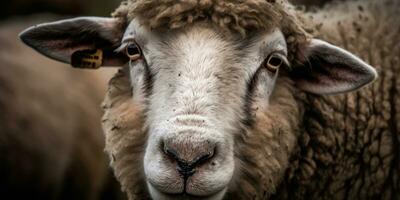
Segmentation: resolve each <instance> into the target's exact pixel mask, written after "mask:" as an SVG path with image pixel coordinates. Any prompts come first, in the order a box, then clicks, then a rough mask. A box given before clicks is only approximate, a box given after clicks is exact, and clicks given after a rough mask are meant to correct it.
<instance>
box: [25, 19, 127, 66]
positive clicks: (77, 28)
mask: <svg viewBox="0 0 400 200" xmlns="http://www.w3.org/2000/svg"><path fill="white" fill-rule="evenodd" d="M123 26H124V25H123V24H122V23H121V22H120V21H119V20H118V19H115V18H105V17H78V18H72V19H67V20H60V21H56V22H52V23H45V24H39V25H36V26H33V27H31V28H28V29H27V30H25V31H24V32H22V33H21V34H20V38H21V40H22V41H23V42H24V43H25V44H26V45H28V46H30V47H32V48H33V49H35V50H36V51H38V52H39V53H41V54H43V55H45V56H47V57H49V58H51V59H54V60H58V61H61V62H65V63H69V64H71V65H72V66H73V67H76V68H99V67H100V66H121V65H123V64H125V63H126V62H127V61H128V58H127V56H125V55H122V54H121V53H116V52H114V49H116V48H117V47H118V46H119V45H120V42H121V39H122V36H123V33H124V31H125V30H124V27H123Z"/></svg>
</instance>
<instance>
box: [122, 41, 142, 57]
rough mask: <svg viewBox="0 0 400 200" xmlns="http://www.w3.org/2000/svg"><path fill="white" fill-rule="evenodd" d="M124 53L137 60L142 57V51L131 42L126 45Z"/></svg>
mask: <svg viewBox="0 0 400 200" xmlns="http://www.w3.org/2000/svg"><path fill="white" fill-rule="evenodd" d="M126 55H127V56H128V57H129V58H130V59H131V60H137V59H139V58H141V57H142V51H141V50H140V48H139V46H138V45H137V44H135V43H131V44H128V46H126Z"/></svg>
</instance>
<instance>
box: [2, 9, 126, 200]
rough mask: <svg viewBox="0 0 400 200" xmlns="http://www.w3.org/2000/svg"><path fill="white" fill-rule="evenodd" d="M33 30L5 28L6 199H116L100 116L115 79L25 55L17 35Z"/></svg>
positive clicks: (18, 24)
mask: <svg viewBox="0 0 400 200" xmlns="http://www.w3.org/2000/svg"><path fill="white" fill-rule="evenodd" d="M40 18H42V19H43V17H40ZM32 23H37V20H32V21H29V22H26V19H24V22H22V23H21V22H18V20H15V21H11V20H10V21H9V22H6V23H5V22H3V24H2V25H1V26H0V44H1V46H2V48H1V49H0V71H1V73H0V152H1V153H0V177H1V179H0V196H1V198H2V199H101V198H102V197H103V196H104V195H105V196H104V197H105V198H114V197H115V196H114V195H115V194H118V192H119V188H117V187H115V185H116V184H117V183H116V181H115V180H114V178H113V177H112V174H111V173H110V171H109V170H108V167H107V159H106V156H105V155H104V153H103V150H102V149H103V146H104V144H103V143H104V138H103V135H102V133H101V127H100V118H101V112H100V111H99V109H98V108H99V105H100V103H101V98H102V95H103V93H104V92H105V86H106V84H105V83H106V81H105V80H106V79H107V77H108V76H109V75H106V74H102V73H100V72H99V73H98V74H93V73H88V72H87V73H82V72H78V71H74V70H72V69H70V68H68V67H66V66H64V65H62V64H58V63H55V62H53V61H50V60H49V59H45V58H41V57H40V56H37V55H36V54H34V52H33V51H32V50H29V49H26V48H24V47H23V46H22V44H21V43H20V42H19V41H18V39H17V34H18V32H19V31H21V30H22V29H23V28H24V27H26V26H27V25H29V24H32ZM107 195H108V196H107Z"/></svg>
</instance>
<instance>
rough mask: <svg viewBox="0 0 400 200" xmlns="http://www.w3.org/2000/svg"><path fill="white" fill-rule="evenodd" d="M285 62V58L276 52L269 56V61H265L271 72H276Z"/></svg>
mask: <svg viewBox="0 0 400 200" xmlns="http://www.w3.org/2000/svg"><path fill="white" fill-rule="evenodd" d="M283 63H284V61H283V59H282V58H281V57H280V56H278V55H275V54H272V55H270V56H269V57H268V59H267V61H266V62H265V64H264V66H265V68H267V69H268V70H269V71H270V72H273V73H275V72H276V71H277V70H278V69H279V67H281V65H282V64H283Z"/></svg>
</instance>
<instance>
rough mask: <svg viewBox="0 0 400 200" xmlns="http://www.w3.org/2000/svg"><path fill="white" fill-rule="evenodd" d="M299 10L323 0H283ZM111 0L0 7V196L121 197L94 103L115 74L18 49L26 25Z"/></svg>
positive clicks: (103, 7) (102, 7) (108, 8)
mask: <svg viewBox="0 0 400 200" xmlns="http://www.w3.org/2000/svg"><path fill="white" fill-rule="evenodd" d="M291 1H292V2H293V3H295V4H297V5H303V6H305V8H306V9H308V8H311V7H313V6H323V5H324V4H325V3H327V2H329V1H330V0H291ZM119 3H120V1H118V0H11V1H7V3H5V2H3V3H2V5H1V6H0V197H1V199H2V200H8V199H13V200H18V199H30V200H36V199H38V200H47V199H57V200H58V199H66V200H67V199H68V200H72V199H74V200H80V199H82V200H87V199H89V200H98V199H104V200H112V199H124V195H123V194H121V191H120V187H119V185H118V183H117V182H116V181H115V178H114V177H113V174H112V172H111V170H110V169H109V167H108V162H109V161H108V158H107V157H106V155H105V154H104V151H103V148H104V136H103V133H102V131H101V127H100V121H101V115H102V113H101V109H100V104H101V101H102V98H103V96H104V94H105V92H106V86H107V82H108V80H109V79H110V77H111V76H112V74H113V73H115V69H108V70H107V69H102V70H95V71H90V70H86V71H85V70H76V69H73V68H71V67H69V66H68V65H66V64H62V63H59V62H56V61H52V60H50V59H48V58H45V57H44V56H42V55H39V54H38V53H36V52H35V51H33V50H32V49H30V48H28V47H26V46H24V45H23V44H22V43H21V42H20V40H19V39H18V34H19V33H20V32H21V31H22V30H24V29H26V28H27V27H29V26H32V25H34V24H38V23H42V22H49V21H55V20H57V19H61V18H68V17H74V16H79V15H95V16H109V15H110V13H111V12H112V11H113V10H114V9H115V8H116V7H117V6H118V5H119Z"/></svg>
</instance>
